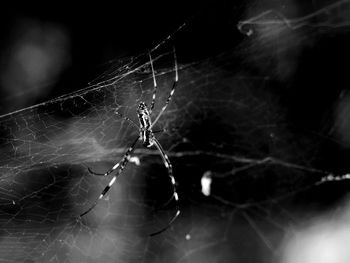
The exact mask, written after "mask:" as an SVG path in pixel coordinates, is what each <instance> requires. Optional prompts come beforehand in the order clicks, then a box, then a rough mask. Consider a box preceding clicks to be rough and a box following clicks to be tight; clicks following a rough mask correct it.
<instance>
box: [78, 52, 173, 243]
mask: <svg viewBox="0 0 350 263" xmlns="http://www.w3.org/2000/svg"><path fill="white" fill-rule="evenodd" d="M149 59H150V65H151V69H152V77H153V87H154V88H153V94H152V101H151V106H150V108H148V106H147V104H146V103H145V102H143V101H141V102H140V103H139V105H138V107H137V117H138V120H139V125H137V124H135V123H134V122H132V121H131V120H130V119H129V118H127V117H124V116H122V115H121V114H120V113H118V112H117V111H116V112H115V113H116V114H117V115H120V116H121V117H122V118H123V119H125V120H127V121H129V122H130V123H132V124H133V125H134V126H136V127H137V128H138V130H139V136H138V137H137V138H136V140H135V141H134V142H133V143H132V145H131V146H130V147H129V148H128V150H127V151H126V153H125V154H124V156H123V158H122V160H121V161H119V162H118V163H117V164H115V165H114V166H113V167H112V168H111V169H110V170H108V171H107V172H105V173H104V174H100V173H95V172H94V171H92V170H91V169H90V168H88V171H89V173H91V174H93V175H101V176H108V175H109V174H111V173H112V172H114V171H116V170H117V172H116V173H115V175H114V176H113V178H112V180H111V181H110V182H109V184H108V185H107V186H106V187H105V188H104V189H103V191H102V192H101V194H100V196H99V197H98V199H97V200H96V201H95V202H94V203H93V205H92V206H91V207H90V208H89V209H88V210H86V211H85V212H84V213H82V214H81V215H80V216H81V217H82V216H84V215H86V214H87V213H89V212H90V211H91V210H92V209H93V208H94V207H95V206H96V205H97V203H98V201H99V200H101V199H102V198H103V197H104V196H105V195H106V194H107V192H108V191H109V189H110V188H111V187H112V185H113V184H114V183H115V181H116V179H117V177H118V176H119V175H120V174H121V173H122V172H123V170H124V168H125V167H126V165H127V164H128V163H129V160H130V156H131V154H132V153H133V151H134V149H135V147H136V145H137V142H138V141H139V140H140V141H141V142H142V145H143V146H144V147H146V148H151V147H152V146H155V147H156V148H157V150H158V152H159V154H160V156H161V158H162V161H163V164H164V166H165V168H166V169H167V171H168V176H169V178H170V181H171V184H172V188H173V195H172V197H171V199H170V200H169V201H168V202H170V201H171V200H172V199H175V203H176V213H175V215H174V216H173V217H172V219H171V220H170V221H169V222H168V224H167V225H166V226H165V227H163V228H162V229H160V230H159V231H157V232H155V233H152V234H151V236H154V235H158V234H160V233H162V232H164V231H165V230H167V229H168V228H169V227H170V226H171V224H172V223H173V222H174V221H175V220H176V218H177V217H178V216H179V214H180V208H179V204H178V203H179V196H178V194H177V191H176V182H175V178H174V176H173V169H172V165H171V162H170V160H169V157H168V156H167V155H166V153H165V151H164V150H163V147H162V146H161V144H160V143H159V141H158V140H157V138H156V137H155V136H154V133H155V132H154V131H153V130H152V128H153V126H154V125H155V124H156V123H157V121H158V120H159V118H160V117H161V116H162V114H163V112H164V111H165V110H166V108H167V106H168V104H169V103H170V101H171V98H172V96H173V94H174V92H175V88H176V85H177V82H178V67H177V59H176V53H175V49H174V60H175V80H174V83H173V86H172V88H171V91H170V94H169V96H168V98H167V100H166V102H165V104H164V106H163V108H162V109H161V110H160V112H159V113H158V115H157V117H156V118H155V119H154V121H152V119H151V113H152V110H153V108H154V105H155V102H156V93H157V81H156V77H155V73H154V68H153V60H152V57H151V54H150V53H149ZM168 202H167V203H168Z"/></svg>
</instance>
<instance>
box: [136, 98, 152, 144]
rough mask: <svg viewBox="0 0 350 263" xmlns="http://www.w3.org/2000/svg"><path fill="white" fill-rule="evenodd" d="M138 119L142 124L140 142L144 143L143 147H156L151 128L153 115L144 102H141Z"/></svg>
mask: <svg viewBox="0 0 350 263" xmlns="http://www.w3.org/2000/svg"><path fill="white" fill-rule="evenodd" d="M137 117H138V119H139V123H140V128H139V131H140V135H139V136H140V141H142V144H143V146H145V147H146V148H150V147H152V146H153V145H154V134H153V131H152V127H151V126H152V121H151V114H150V111H149V110H148V107H147V105H146V103H144V102H143V101H141V102H140V104H139V106H138V108H137Z"/></svg>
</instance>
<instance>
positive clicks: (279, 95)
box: [0, 1, 350, 262]
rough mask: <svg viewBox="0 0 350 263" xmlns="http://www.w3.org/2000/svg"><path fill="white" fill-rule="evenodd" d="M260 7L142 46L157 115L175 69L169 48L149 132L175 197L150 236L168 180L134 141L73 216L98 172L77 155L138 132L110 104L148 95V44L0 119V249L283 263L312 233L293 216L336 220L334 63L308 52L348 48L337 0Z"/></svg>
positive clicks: (341, 103) (110, 147) (114, 154)
mask: <svg viewBox="0 0 350 263" xmlns="http://www.w3.org/2000/svg"><path fill="white" fill-rule="evenodd" d="M297 7H298V8H299V9H300V10H302V11H303V12H304V13H305V14H304V13H303V14H302V12H300V13H299V12H297V11H294V13H293V12H292V11H290V10H296V9H297ZM263 9H264V10H262V11H261V10H260V8H258V7H257V6H256V3H255V4H253V3H249V4H247V5H239V6H237V5H236V6H231V5H230V4H225V5H222V6H220V8H218V7H217V6H216V8H215V9H212V8H211V7H210V8H209V7H208V8H204V9H203V10H202V11H201V12H200V14H199V15H197V16H195V17H194V18H193V19H192V20H190V21H189V22H186V23H184V24H183V25H181V26H179V27H178V28H177V30H175V31H174V33H173V34H171V35H169V36H168V37H166V38H165V39H164V40H163V41H161V42H160V43H159V44H157V45H154V47H153V49H151V52H152V57H153V59H154V61H153V63H154V67H155V71H156V72H155V73H156V79H157V82H158V86H159V89H158V93H157V100H156V105H155V112H156V113H157V112H158V111H159V110H160V109H161V107H162V106H163V105H164V103H165V101H166V98H167V96H168V94H169V92H170V89H171V86H172V83H173V81H174V77H175V72H174V59H173V53H172V47H173V46H175V47H176V50H177V57H178V59H179V61H178V63H179V84H178V88H177V89H176V91H175V95H174V97H173V100H172V101H171V103H170V104H169V107H168V108H167V110H166V111H165V112H164V114H163V115H162V117H161V119H160V120H159V122H158V123H157V125H156V127H155V128H154V130H161V129H164V131H163V132H159V133H156V136H157V138H158V140H159V141H160V142H161V144H162V145H163V147H164V149H165V150H166V152H167V154H168V156H169V158H170V160H171V162H172V165H173V167H174V176H175V178H176V180H177V184H178V192H179V198H180V203H181V216H180V218H179V219H178V220H176V221H175V222H174V224H173V225H172V227H171V228H170V229H169V230H168V231H166V232H165V233H163V234H162V235H159V236H156V237H152V238H150V237H149V236H148V235H149V234H150V233H152V232H154V231H156V230H159V229H160V228H162V227H163V226H164V225H165V224H166V223H167V222H168V220H169V219H170V218H171V217H172V215H173V214H174V213H175V209H174V207H173V206H172V205H171V204H170V205H169V206H167V207H166V208H163V209H158V208H160V207H162V205H163V204H164V203H165V202H166V201H167V200H168V199H169V197H171V194H172V186H171V183H170V182H169V178H168V177H167V176H166V169H165V168H164V165H163V164H162V160H161V157H160V156H159V153H158V152H157V151H156V150H155V149H145V148H143V147H142V145H141V144H139V145H138V147H137V148H136V150H135V151H134V154H133V156H132V158H131V159H130V163H129V164H128V167H127V168H126V170H125V171H124V172H123V173H122V175H121V176H120V177H119V178H118V180H117V182H116V183H115V184H114V185H113V187H112V189H111V190H110V191H109V193H108V194H107V195H106V197H105V198H104V199H103V200H101V201H100V202H99V203H98V205H97V206H96V207H95V209H94V210H93V211H92V212H91V213H89V214H87V215H86V216H85V217H83V218H79V217H78V216H79V214H81V213H82V212H84V211H85V210H86V209H87V208H89V207H90V205H91V204H92V203H93V202H94V201H95V200H96V198H97V197H98V196H99V195H100V193H101V191H102V189H103V188H104V187H105V186H106V185H107V184H108V182H109V180H110V179H111V177H107V178H104V177H99V176H93V175H91V174H89V173H88V171H87V167H90V168H91V169H93V170H94V171H97V172H104V171H106V170H108V169H110V168H111V167H112V166H113V165H114V164H115V163H116V162H117V161H119V160H120V159H121V158H122V156H123V155H124V153H125V151H126V149H127V148H128V147H129V146H130V144H131V143H132V141H133V140H134V139H135V138H136V137H137V136H138V130H137V129H136V128H135V127H134V126H133V124H132V123H131V122H130V121H127V120H125V119H123V118H121V117H120V116H119V115H117V114H115V111H116V110H117V111H118V112H119V113H121V114H123V115H124V116H127V117H128V118H130V119H131V120H132V121H133V122H135V123H138V120H137V116H136V107H137V105H138V103H139V102H140V101H146V102H149V101H150V100H151V96H152V91H153V79H152V72H151V68H150V62H149V57H148V52H145V53H142V54H140V55H138V56H136V57H131V58H126V59H122V60H119V61H114V62H113V63H112V64H111V66H110V69H109V70H108V71H106V72H105V73H103V74H102V75H101V76H99V77H98V78H96V80H94V81H92V83H91V84H90V85H89V86H88V87H86V88H84V89H81V90H79V91H75V92H73V93H69V94H66V95H63V96H61V97H58V98H56V99H52V100H50V101H46V102H43V103H41V104H38V105H34V106H31V107H28V108H25V109H21V110H18V111H16V112H11V113H8V114H5V115H2V116H0V129H1V135H2V136H1V153H0V154H1V158H0V171H1V177H0V208H1V209H0V222H1V230H0V233H1V240H0V258H1V260H2V261H3V262H164V261H165V260H166V261H168V262H197V261H198V262H225V261H230V262H233V261H235V260H237V261H239V262H271V261H272V260H277V261H278V262H290V261H289V260H291V259H290V257H288V253H292V252H290V251H294V250H293V249H294V247H293V242H294V241H293V240H295V239H293V237H294V236H293V235H292V234H293V233H296V232H298V233H299V232H300V233H304V232H302V231H303V230H305V229H306V232H312V229H311V230H310V229H309V228H308V227H307V226H305V225H308V224H310V225H314V226H318V225H321V226H324V225H325V224H328V222H329V220H326V219H324V218H327V217H329V215H333V216H334V217H337V219H336V220H335V219H334V221H336V224H337V226H338V227H339V228H340V229H341V227H342V226H343V225H345V226H346V223H344V222H343V221H342V220H343V219H344V218H347V211H348V210H347V207H348V203H347V200H346V198H345V197H346V192H347V188H348V181H347V179H349V178H350V176H349V174H348V171H349V167H348V164H347V156H348V142H349V141H348V140H349V137H348V135H347V131H348V130H347V129H348V121H347V120H346V119H347V118H346V116H347V114H348V112H347V106H346V105H347V103H348V96H347V91H346V88H344V85H340V83H342V81H346V80H347V79H346V77H345V76H346V72H345V71H344V69H343V68H342V66H340V63H339V64H337V63H335V64H334V63H333V64H327V63H325V62H322V59H325V58H326V59H328V60H327V62H328V61H331V62H334V61H336V59H339V58H341V57H342V56H344V58H343V59H344V60H345V61H346V58H347V56H348V55H347V54H345V55H344V53H343V52H342V51H344V50H345V46H346V45H345V44H343V45H344V49H341V48H339V46H338V44H339V41H340V40H342V41H344V42H345V43H348V42H346V40H347V39H346V34H347V33H348V28H347V27H348V25H349V23H348V20H347V17H348V16H347V15H346V14H347V13H348V12H349V10H350V5H349V1H338V2H336V3H333V4H330V5H327V4H324V3H322V4H321V3H319V6H313V8H311V9H310V6H296V5H292V4H291V3H290V4H289V6H288V8H287V9H283V8H282V7H279V6H277V7H273V8H266V6H265V5H264V8H263ZM232 10H235V11H232ZM237 10H238V11H237ZM286 10H287V11H286ZM309 10H313V12H309ZM315 10H316V11H315ZM289 11H290V13H291V14H286V13H288V12H289ZM213 14H215V16H214V18H212V17H213ZM295 14H299V16H298V18H295V19H294V18H293V19H288V18H287V17H295ZM203 24H205V25H206V26H207V27H204V25H203ZM209 25H210V26H209ZM219 29H220V30H219ZM237 29H238V30H237ZM203 31H205V34H203ZM242 33H243V34H242ZM199 35H200V37H199ZM337 37H340V40H339V39H338V38H337ZM320 40H321V41H320ZM211 41H212V42H211ZM322 41H324V42H325V43H326V44H323V43H324V42H322ZM214 42H215V45H212V44H213V43H214ZM201 43H207V44H206V45H205V47H203V49H201V48H198V47H199V46H200V44H201ZM329 45H336V46H337V47H338V48H339V49H340V50H339V51H338V52H339V53H336V52H335V50H334V49H332V50H329ZM311 46H312V47H315V46H316V51H313V50H312V49H311V48H310V47H311ZM331 51H332V52H331ZM304 52H305V53H308V54H309V57H308V56H307V55H305V54H304ZM326 52H329V53H332V55H328V53H326ZM310 53H311V55H310ZM325 53H326V54H325ZM320 54H322V59H320V58H319V57H318V56H321V55H320ZM304 56H305V57H306V58H304ZM300 57H302V59H301V58H300ZM333 57H334V58H333ZM193 58H195V59H193ZM186 59H188V60H190V62H188V61H186ZM314 59H318V60H317V61H316V63H315V62H314ZM193 61H194V62H193ZM305 61H306V62H305ZM317 63H320V64H321V66H317ZM310 65H311V66H313V67H314V68H311V69H310ZM322 67H326V69H324V68H322ZM332 67H335V68H336V69H332ZM305 69H308V70H307V74H306V73H305ZM321 69H322V70H324V71H323V73H324V74H320V72H319V71H320V70H321ZM334 78H336V79H337V80H336V82H335V83H334ZM345 83H347V82H345ZM309 84H310V85H309ZM327 84H332V86H333V87H334V86H338V87H337V88H336V89H331V88H329V87H328V88H327ZM334 84H339V85H334ZM329 86H330V85H329ZM316 92H317V95H315V94H316ZM318 96H319V97H318ZM311 100H312V101H313V104H310V101H311ZM310 108H311V109H310ZM204 177H205V178H209V179H210V180H211V183H210V184H209V185H207V186H206V187H210V189H206V191H204V190H203V189H202V186H201V179H203V178H204ZM203 193H205V194H203ZM337 208H338V210H336V209H337ZM339 208H340V209H339ZM314 218H317V219H316V221H315V220H313V219H314ZM319 221H322V223H319ZM290 236H292V237H290ZM311 237H312V235H311ZM297 240H298V239H297ZM299 240H302V241H304V240H305V238H300V239H299ZM306 240H308V239H306ZM283 241H285V242H284V243H283ZM295 242H296V241H295ZM281 243H282V245H281ZM302 244H304V243H302ZM290 247H292V248H290ZM252 251H254V253H252ZM286 251H287V252H286ZM218 252H219V253H218ZM297 260H299V261H297ZM294 262H303V261H302V259H299V258H297V259H295V261H294ZM304 262H306V261H304Z"/></svg>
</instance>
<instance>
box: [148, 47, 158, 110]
mask: <svg viewBox="0 0 350 263" xmlns="http://www.w3.org/2000/svg"><path fill="white" fill-rule="evenodd" d="M148 55H149V61H150V64H151V69H152V78H153V95H152V102H151V107H150V109H149V113H150V114H151V113H152V110H153V108H154V104H155V103H156V93H157V81H156V76H155V73H154V68H153V59H152V57H151V53H148Z"/></svg>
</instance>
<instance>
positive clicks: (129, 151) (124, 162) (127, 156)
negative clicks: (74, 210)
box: [80, 137, 139, 217]
mask: <svg viewBox="0 0 350 263" xmlns="http://www.w3.org/2000/svg"><path fill="white" fill-rule="evenodd" d="M138 140H139V137H137V138H136V140H135V141H134V142H133V144H132V145H131V146H130V147H129V149H128V150H127V151H126V153H125V155H124V158H123V159H122V160H121V161H120V162H118V163H117V164H116V165H114V166H113V168H112V169H110V170H109V171H107V172H106V173H105V174H104V176H107V175H109V174H110V173H111V172H113V171H114V170H116V169H117V168H118V167H119V165H120V168H119V170H118V172H117V173H116V174H115V175H114V176H113V178H112V180H111V181H110V182H109V184H108V185H107V186H106V187H105V188H104V189H103V191H102V192H101V194H100V196H99V197H98V199H97V200H96V201H95V202H94V203H93V205H92V206H91V207H90V208H89V209H88V210H86V211H85V212H84V213H82V214H80V217H82V216H84V215H86V214H87V213H89V212H90V211H91V210H92V209H94V207H95V206H96V205H97V203H98V201H100V200H101V199H102V198H103V197H104V196H105V195H106V194H107V192H108V191H109V189H110V188H111V187H112V185H113V184H114V183H115V181H116V179H117V177H118V176H119V175H120V174H121V173H122V172H123V170H124V168H125V167H126V165H127V164H128V163H129V158H130V155H131V153H132V152H133V151H134V149H135V146H136V143H137V141H138ZM90 171H91V170H90V169H89V172H90ZM91 172H92V171H91ZM93 174H97V175H100V174H98V173H93Z"/></svg>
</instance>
